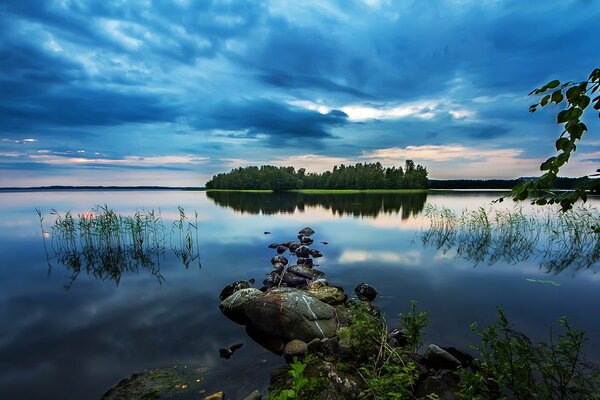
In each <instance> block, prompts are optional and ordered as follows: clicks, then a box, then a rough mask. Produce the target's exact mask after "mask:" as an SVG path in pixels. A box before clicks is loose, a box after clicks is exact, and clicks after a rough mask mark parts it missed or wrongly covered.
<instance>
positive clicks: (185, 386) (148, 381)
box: [102, 368, 197, 400]
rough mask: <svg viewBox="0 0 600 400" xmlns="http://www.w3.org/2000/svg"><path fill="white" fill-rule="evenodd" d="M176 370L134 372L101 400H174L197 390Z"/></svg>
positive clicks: (194, 383) (189, 379)
mask: <svg viewBox="0 0 600 400" xmlns="http://www.w3.org/2000/svg"><path fill="white" fill-rule="evenodd" d="M191 380H192V377H191V376H190V377H185V376H183V374H182V373H181V371H180V370H178V369H177V368H168V369H154V370H145V371H141V372H135V373H134V374H133V375H131V376H130V377H128V378H125V379H123V380H122V381H121V382H119V383H117V385H115V387H113V388H112V389H110V390H108V391H107V392H106V393H104V395H103V396H102V400H156V399H176V398H178V397H179V396H181V395H184V394H186V393H189V391H190V390H193V389H195V390H197V387H193V386H197V383H196V382H195V381H194V382H193V383H192V382H190V381H191Z"/></svg>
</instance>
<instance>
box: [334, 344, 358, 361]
mask: <svg viewBox="0 0 600 400" xmlns="http://www.w3.org/2000/svg"><path fill="white" fill-rule="evenodd" d="M338 355H339V357H340V361H351V360H354V358H355V356H356V354H354V350H353V349H352V345H351V344H350V343H347V342H345V341H343V340H341V341H340V342H339V343H338Z"/></svg>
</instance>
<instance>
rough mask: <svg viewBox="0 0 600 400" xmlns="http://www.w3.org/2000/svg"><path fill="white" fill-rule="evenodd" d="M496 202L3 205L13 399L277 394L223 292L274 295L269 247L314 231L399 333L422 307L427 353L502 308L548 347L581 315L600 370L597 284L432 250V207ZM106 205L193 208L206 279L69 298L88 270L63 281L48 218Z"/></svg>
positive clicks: (183, 197)
mask: <svg viewBox="0 0 600 400" xmlns="http://www.w3.org/2000/svg"><path fill="white" fill-rule="evenodd" d="M496 197H497V194H494V193H487V194H485V193H484V194H481V193H461V194H451V195H449V194H434V195H431V194H430V195H424V194H419V195H399V194H395V195H385V196H383V195H375V194H369V195H337V196H323V195H320V196H318V195H299V194H290V195H284V194H280V195H275V194H273V195H271V194H235V193H208V194H207V193H205V192H181V191H149V192H148V191H146V192H135V191H131V192H110V191H107V192H97V191H93V192H91V191H90V192H79V191H78V192H28V193H25V192H23V193H0V321H1V323H0V398H3V399H21V398H22V399H35V398H45V399H98V398H100V397H101V395H102V394H103V393H104V392H105V391H106V390H107V389H109V388H110V387H112V386H113V385H114V384H116V383H117V382H118V381H119V380H121V379H122V378H125V377H127V376H129V375H131V374H132V373H133V372H134V371H139V370H143V369H150V368H172V367H174V366H177V368H180V369H184V370H186V371H187V373H188V374H190V375H198V378H199V379H200V378H201V381H200V382H199V383H197V385H195V386H194V387H193V390H192V391H191V394H190V395H189V396H188V398H192V394H196V397H194V398H198V396H199V395H198V394H197V392H198V391H200V392H201V391H203V390H206V391H207V392H211V391H216V390H220V389H222V388H225V389H227V393H228V394H229V395H230V396H231V398H233V399H236V398H238V397H240V398H241V397H242V396H243V395H246V394H247V393H248V392H250V391H251V390H252V389H255V388H258V389H263V390H264V389H266V386H267V383H268V376H269V370H270V368H271V367H273V366H277V365H280V364H282V362H281V358H280V357H279V356H276V355H274V354H271V353H270V352H269V351H267V350H265V349H263V348H262V347H260V346H259V345H257V344H255V343H254V342H253V341H252V340H250V339H248V337H247V335H246V334H245V332H244V329H243V327H240V326H239V325H236V324H235V323H233V322H231V321H229V320H228V319H227V318H225V317H224V316H222V314H221V313H220V311H219V309H218V304H219V301H218V294H219V292H220V291H221V289H222V288H223V286H225V285H227V284H229V283H231V282H232V281H235V280H239V279H249V278H255V279H256V280H257V281H261V280H262V279H263V277H264V275H265V274H266V273H267V272H269V271H270V270H271V266H270V262H269V260H270V258H271V256H272V255H273V251H272V250H271V249H268V248H267V247H266V245H267V244H269V243H271V242H286V241H288V240H292V239H295V233H296V232H297V231H298V230H299V229H301V228H303V227H304V226H307V225H308V226H311V227H312V228H314V229H315V231H316V232H317V233H316V235H315V236H314V238H315V243H319V242H321V241H326V242H328V244H327V245H323V244H318V245H315V246H313V247H315V248H318V249H320V250H322V252H323V253H324V254H325V257H323V258H321V259H319V264H320V267H319V268H320V269H321V270H323V271H324V272H326V273H327V275H328V279H329V281H330V282H331V283H332V284H336V285H340V286H343V287H344V288H345V289H346V291H347V292H352V289H353V288H354V287H355V286H356V285H357V284H358V283H360V282H363V281H364V282H368V283H370V284H372V285H373V286H374V287H375V288H376V289H377V290H378V291H379V293H380V296H379V298H378V299H377V300H376V304H377V305H378V306H379V307H380V308H381V309H382V310H383V311H384V312H385V313H386V314H387V316H388V320H389V321H390V322H391V324H393V323H394V322H396V321H397V314H398V312H401V311H405V310H407V308H408V303H409V301H410V300H411V299H416V300H417V301H418V302H419V307H420V308H422V309H425V310H427V311H428V312H429V316H430V326H429V328H428V331H427V337H426V342H435V343H437V344H440V345H446V344H452V345H455V346H466V345H467V344H468V343H471V342H474V341H475V340H476V337H475V335H474V334H473V333H471V332H470V330H469V328H468V327H469V325H470V324H471V323H472V322H474V321H477V322H479V323H480V324H487V323H491V322H493V321H494V320H495V308H496V306H501V307H503V308H504V309H505V311H506V314H507V316H508V318H509V320H510V321H511V322H513V323H514V324H515V325H516V326H517V328H519V329H520V330H522V331H524V332H525V333H527V334H529V335H530V336H531V337H533V338H536V339H544V338H546V337H547V335H548V334H549V332H550V326H552V325H554V326H555V331H556V323H555V322H556V319H557V318H558V317H560V316H562V315H567V316H569V317H570V318H571V319H572V321H574V322H575V323H576V325H577V326H579V327H581V328H583V329H585V330H586V331H587V333H588V335H589V336H590V340H589V342H588V344H587V354H588V356H589V358H590V359H592V360H594V361H600V321H598V317H597V315H598V314H597V304H598V300H600V290H599V289H600V279H599V276H598V275H597V274H595V273H594V271H593V270H583V271H578V272H574V271H573V270H571V269H567V270H564V271H562V272H561V273H560V274H558V275H547V274H545V273H544V272H543V271H541V270H540V269H539V267H538V262H537V261H536V260H535V258H530V259H529V260H527V261H525V262H522V263H518V264H515V265H513V264H506V263H502V262H499V263H495V264H493V265H491V266H490V265H480V266H474V265H473V263H471V262H469V261H466V260H463V259H457V258H455V257H453V256H452V255H451V254H450V253H447V254H443V253H442V252H440V251H438V250H436V249H435V248H433V247H425V248H424V247H423V246H422V245H421V240H420V231H421V227H422V226H423V217H422V210H423V208H424V206H425V205H426V204H427V203H429V204H434V205H438V206H447V207H451V208H454V209H457V210H458V209H462V208H470V209H475V208H477V207H480V206H482V205H489V203H490V202H491V201H492V200H493V199H494V198H496ZM105 203H106V204H108V205H109V206H110V207H112V208H113V209H115V210H117V211H118V212H120V213H125V214H132V213H133V212H135V210H136V209H141V208H145V209H155V210H157V209H158V208H160V210H161V213H162V217H163V219H164V220H165V224H166V225H167V226H170V223H171V220H174V219H176V218H177V213H178V210H177V206H183V207H184V209H185V210H186V211H187V212H188V213H191V212H193V211H194V210H195V211H197V212H198V219H199V229H198V236H199V246H200V255H201V267H200V266H199V265H198V264H197V263H195V262H192V263H190V265H189V266H188V267H187V268H186V266H185V265H184V264H183V263H182V262H181V260H179V259H177V258H176V257H175V256H174V254H172V253H170V252H169V251H165V254H164V257H163V258H161V259H160V273H161V274H162V276H163V277H164V282H162V283H160V282H159V281H158V280H157V279H156V277H155V276H153V275H152V274H150V273H148V271H147V270H145V269H140V270H138V271H137V272H136V271H133V272H128V273H124V274H123V276H122V277H121V279H120V281H119V283H118V285H117V284H116V282H115V281H113V280H111V279H105V280H99V279H96V278H94V277H93V276H90V275H87V274H86V273H84V272H82V273H81V274H79V275H78V276H77V278H76V279H75V281H74V282H73V283H72V284H71V285H68V283H69V281H70V277H71V276H72V271H71V270H69V269H68V268H67V267H66V266H64V265H60V264H57V263H56V262H54V263H53V268H52V270H51V272H50V273H49V270H48V264H47V260H46V256H45V252H44V246H43V241H42V235H41V231H40V227H39V220H38V218H37V215H36V213H35V210H34V209H35V208H36V207H38V208H40V209H41V210H42V212H43V213H44V214H46V215H48V214H49V213H50V211H51V210H52V209H56V210H57V211H60V212H64V211H67V210H71V211H72V212H73V213H84V212H86V211H89V210H90V209H91V208H92V207H94V206H95V205H97V204H105ZM592 203H595V204H596V205H598V202H597V201H596V200H592ZM503 206H505V205H503ZM46 218H47V221H45V223H46V225H47V228H48V226H49V222H51V221H50V220H49V219H50V217H49V216H47V217H46ZM168 229H169V228H167V230H168ZM265 231H268V232H271V234H269V235H265V234H264V233H263V232H265ZM51 261H52V260H51ZM528 278H529V279H552V280H553V281H555V282H556V283H558V284H560V286H554V285H550V284H541V283H537V282H531V281H528V280H527V279H528ZM235 343H244V347H242V349H240V350H239V351H238V352H236V354H235V355H234V357H233V358H231V359H229V360H225V359H221V358H219V353H218V349H219V348H220V347H224V346H227V345H232V344H235ZM182 398H186V397H185V396H184V397H182Z"/></svg>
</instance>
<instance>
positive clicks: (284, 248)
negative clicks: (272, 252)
mask: <svg viewBox="0 0 600 400" xmlns="http://www.w3.org/2000/svg"><path fill="white" fill-rule="evenodd" d="M287 249H288V248H287V247H285V246H277V254H283V253H285V252H286V250H287Z"/></svg>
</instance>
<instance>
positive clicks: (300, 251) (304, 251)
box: [295, 246, 310, 257]
mask: <svg viewBox="0 0 600 400" xmlns="http://www.w3.org/2000/svg"><path fill="white" fill-rule="evenodd" d="M295 253H296V256H298V257H308V256H309V255H310V249H309V248H308V247H306V246H300V247H298V248H297V249H296V252H295Z"/></svg>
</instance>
